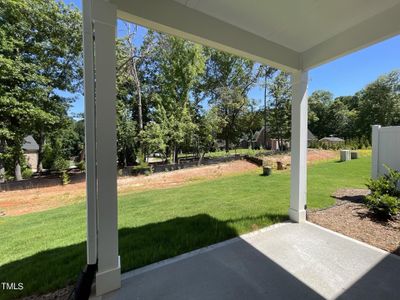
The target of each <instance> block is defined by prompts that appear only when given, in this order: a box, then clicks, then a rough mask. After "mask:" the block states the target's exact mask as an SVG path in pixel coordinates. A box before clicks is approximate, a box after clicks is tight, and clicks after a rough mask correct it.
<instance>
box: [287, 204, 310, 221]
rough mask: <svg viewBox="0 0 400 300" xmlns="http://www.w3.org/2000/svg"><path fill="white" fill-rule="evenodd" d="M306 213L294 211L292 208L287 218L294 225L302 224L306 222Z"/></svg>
mask: <svg viewBox="0 0 400 300" xmlns="http://www.w3.org/2000/svg"><path fill="white" fill-rule="evenodd" d="M306 215H307V214H306V211H305V210H304V209H302V210H295V209H293V208H289V218H290V220H292V221H293V222H296V223H304V222H305V221H306V219H307V218H306Z"/></svg>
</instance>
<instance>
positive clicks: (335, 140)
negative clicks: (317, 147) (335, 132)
mask: <svg viewBox="0 0 400 300" xmlns="http://www.w3.org/2000/svg"><path fill="white" fill-rule="evenodd" d="M320 142H331V143H339V142H344V139H341V138H338V137H335V136H327V137H324V138H322V139H320Z"/></svg>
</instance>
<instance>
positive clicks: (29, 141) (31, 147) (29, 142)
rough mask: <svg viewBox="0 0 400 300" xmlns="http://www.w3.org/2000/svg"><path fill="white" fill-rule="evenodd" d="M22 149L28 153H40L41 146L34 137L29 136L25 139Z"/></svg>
mask: <svg viewBox="0 0 400 300" xmlns="http://www.w3.org/2000/svg"><path fill="white" fill-rule="evenodd" d="M22 149H23V150H26V151H39V145H38V144H37V143H36V141H35V139H34V138H33V136H31V135H28V136H26V137H25V138H24V143H23V145H22Z"/></svg>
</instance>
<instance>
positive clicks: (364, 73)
mask: <svg viewBox="0 0 400 300" xmlns="http://www.w3.org/2000/svg"><path fill="white" fill-rule="evenodd" d="M64 2H65V3H68V4H70V3H72V4H75V5H76V6H77V7H78V8H81V7H82V6H81V1H80V0H64ZM121 25H122V22H118V34H119V35H121V34H123V32H124V30H123V26H121ZM144 31H145V30H142V31H141V32H142V33H143V32H144ZM395 69H400V36H396V37H394V38H391V39H388V40H386V41H383V42H381V43H378V44H375V45H373V46H371V47H368V48H365V49H363V50H360V51H357V52H355V53H352V54H350V55H347V56H345V57H342V58H339V59H337V60H335V61H332V62H330V63H328V64H325V65H322V66H320V67H318V68H315V69H313V70H311V71H310V73H309V77H310V82H309V93H312V92H313V91H315V90H328V91H330V92H331V93H333V95H334V96H335V97H337V96H345V95H352V94H354V93H355V92H357V91H359V90H360V89H362V88H363V87H364V86H365V85H367V84H368V83H370V82H372V81H373V80H375V79H376V78H377V77H378V76H380V75H382V74H384V73H388V72H390V71H392V70H395ZM249 96H250V98H252V99H255V100H259V101H260V102H261V99H262V97H263V92H262V90H261V89H260V88H259V87H254V88H253V89H252V90H251V91H250V93H249ZM80 112H83V98H82V95H77V101H76V102H75V104H74V105H73V107H72V108H71V113H80Z"/></svg>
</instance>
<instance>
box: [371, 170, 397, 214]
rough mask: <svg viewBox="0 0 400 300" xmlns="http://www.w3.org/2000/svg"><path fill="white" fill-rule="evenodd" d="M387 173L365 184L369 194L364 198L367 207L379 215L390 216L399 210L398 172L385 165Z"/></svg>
mask: <svg viewBox="0 0 400 300" xmlns="http://www.w3.org/2000/svg"><path fill="white" fill-rule="evenodd" d="M386 168H387V170H388V173H387V174H385V175H384V176H381V177H379V178H378V179H370V180H369V181H368V183H367V184H366V185H367V187H368V188H369V189H370V190H371V194H370V195H368V196H367V197H366V198H365V203H366V205H367V206H368V208H369V209H370V210H371V211H372V212H374V213H375V214H377V215H378V216H380V217H384V218H391V217H393V216H395V215H397V214H398V213H399V211H400V198H399V197H400V189H399V183H400V172H399V171H396V170H393V169H391V168H388V167H386Z"/></svg>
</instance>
